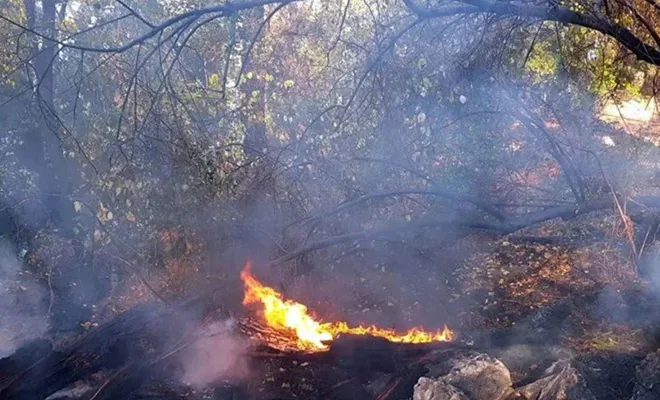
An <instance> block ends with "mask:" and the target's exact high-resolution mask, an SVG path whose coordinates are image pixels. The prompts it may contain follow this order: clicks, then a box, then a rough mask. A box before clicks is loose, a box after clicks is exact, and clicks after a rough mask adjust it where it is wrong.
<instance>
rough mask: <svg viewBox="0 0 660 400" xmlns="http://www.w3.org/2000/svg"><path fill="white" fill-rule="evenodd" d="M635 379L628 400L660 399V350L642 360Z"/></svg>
mask: <svg viewBox="0 0 660 400" xmlns="http://www.w3.org/2000/svg"><path fill="white" fill-rule="evenodd" d="M635 377H636V378H637V379H636V380H637V382H636V383H635V388H634V389H633V395H632V397H631V399H630V400H655V399H660V350H658V351H656V352H655V353H650V354H649V355H647V356H646V358H644V360H643V361H642V362H641V363H640V364H639V366H638V367H637V373H636V374H635Z"/></svg>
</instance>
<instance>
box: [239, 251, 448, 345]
mask: <svg viewBox="0 0 660 400" xmlns="http://www.w3.org/2000/svg"><path fill="white" fill-rule="evenodd" d="M241 279H242V280H243V284H244V285H245V297H244V299H243V304H244V305H248V304H259V303H260V304H261V305H262V306H263V318H264V322H265V323H266V324H267V325H268V327H269V328H271V329H273V330H275V331H277V332H278V333H280V334H283V335H279V336H280V337H281V338H282V339H281V340H280V341H278V342H277V343H274V344H273V343H271V345H274V347H277V348H279V349H281V350H287V349H297V350H303V351H322V350H327V349H328V347H329V346H328V342H330V341H332V340H334V339H335V338H336V337H337V336H338V335H340V334H352V335H371V336H376V337H381V338H385V339H387V340H389V341H392V342H401V343H430V342H449V341H451V340H452V339H453V332H452V331H451V330H450V329H449V328H448V327H447V326H446V325H445V327H444V329H443V330H441V331H437V332H426V331H424V330H423V329H421V328H412V329H410V330H408V331H407V332H404V333H399V332H396V331H394V330H392V329H382V328H378V327H376V326H374V325H370V326H362V325H360V326H357V327H351V326H349V325H348V324H347V323H345V322H321V321H319V319H318V318H315V317H314V316H313V314H312V313H310V312H309V311H308V310H307V306H305V305H304V304H300V303H297V302H295V301H292V300H288V299H285V298H284V297H283V296H282V294H281V293H279V292H277V291H276V290H275V289H273V288H271V287H268V286H265V285H263V284H262V283H261V282H259V281H258V280H257V279H256V278H255V277H254V276H253V275H252V273H251V270H250V264H249V263H248V264H247V265H246V266H245V268H244V269H243V271H242V272H241Z"/></svg>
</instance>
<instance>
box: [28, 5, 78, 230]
mask: <svg viewBox="0 0 660 400" xmlns="http://www.w3.org/2000/svg"><path fill="white" fill-rule="evenodd" d="M56 4H57V0H43V1H42V13H41V18H38V13H37V10H36V7H35V0H24V5H25V10H26V13H27V19H28V26H29V27H30V28H31V29H35V30H37V31H39V32H40V33H42V34H43V35H44V37H50V38H56V37H57V28H56V22H57V7H56ZM39 42H41V43H39ZM31 53H32V55H33V61H32V63H33V70H34V73H35V76H34V79H33V84H34V85H35V88H36V90H35V95H36V104H35V105H36V107H35V110H34V112H35V121H36V126H35V127H34V129H31V130H30V131H29V132H28V133H27V138H26V145H27V155H28V157H26V159H27V160H28V162H27V164H26V166H28V167H29V168H30V169H32V170H33V171H34V172H36V173H37V174H38V176H39V180H38V182H39V187H40V189H41V199H42V202H43V208H44V210H46V216H45V221H44V222H47V223H48V224H49V225H51V226H55V227H58V228H61V229H62V230H63V233H65V234H66V235H67V236H71V235H72V234H73V221H72V220H73V213H74V210H73V205H72V204H71V200H70V199H71V194H72V179H71V177H72V174H71V172H72V170H71V168H70V165H69V163H68V162H67V160H66V159H65V157H64V155H63V146H62V140H61V138H60V131H61V129H60V122H59V118H58V116H57V110H56V106H55V74H54V70H55V66H56V64H57V56H58V51H57V45H56V43H55V42H53V41H52V40H48V39H39V38H37V37H33V38H32V51H31Z"/></svg>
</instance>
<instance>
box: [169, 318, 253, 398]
mask: <svg viewBox="0 0 660 400" xmlns="http://www.w3.org/2000/svg"><path fill="white" fill-rule="evenodd" d="M233 325H234V322H233V321H232V320H228V321H222V322H216V323H213V324H211V325H209V326H208V327H207V328H206V329H204V331H203V332H202V333H201V334H200V338H199V339H197V340H196V341H195V342H194V343H193V344H192V345H191V346H190V347H189V348H188V349H187V350H186V352H185V353H184V355H183V357H182V360H181V362H182V366H183V370H184V374H183V377H182V381H183V383H185V384H187V385H191V386H194V387H204V386H207V385H210V384H213V383H217V382H219V381H238V380H241V379H243V378H245V377H246V376H247V373H248V366H247V361H246V358H245V353H246V350H247V348H248V343H247V341H246V340H245V339H243V338H240V337H239V336H237V335H236V334H234V333H233V331H232V327H233Z"/></svg>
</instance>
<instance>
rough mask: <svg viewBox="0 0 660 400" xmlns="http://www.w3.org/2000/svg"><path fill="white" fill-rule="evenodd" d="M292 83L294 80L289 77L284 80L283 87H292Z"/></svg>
mask: <svg viewBox="0 0 660 400" xmlns="http://www.w3.org/2000/svg"><path fill="white" fill-rule="evenodd" d="M293 84H294V82H293V81H292V80H291V79H287V80H286V81H284V87H285V88H287V89H288V88H291V87H293Z"/></svg>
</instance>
